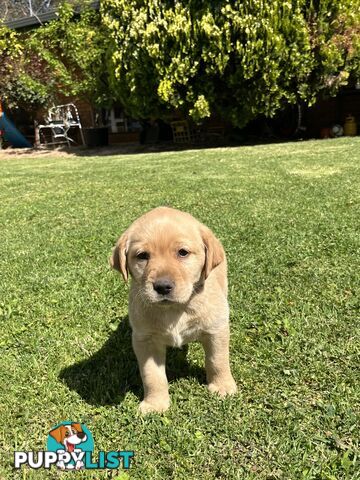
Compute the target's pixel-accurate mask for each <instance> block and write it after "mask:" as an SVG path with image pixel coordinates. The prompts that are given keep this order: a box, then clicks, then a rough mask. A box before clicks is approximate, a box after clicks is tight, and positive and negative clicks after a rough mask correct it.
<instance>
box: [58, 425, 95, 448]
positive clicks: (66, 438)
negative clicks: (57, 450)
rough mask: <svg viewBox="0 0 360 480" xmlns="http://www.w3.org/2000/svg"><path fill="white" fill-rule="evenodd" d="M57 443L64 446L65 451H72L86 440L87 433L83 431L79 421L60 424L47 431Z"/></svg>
mask: <svg viewBox="0 0 360 480" xmlns="http://www.w3.org/2000/svg"><path fill="white" fill-rule="evenodd" d="M49 435H51V436H52V437H53V438H54V439H55V440H56V441H57V442H58V443H61V444H62V445H64V447H65V451H67V452H70V453H71V452H73V451H74V450H75V448H76V447H77V445H79V443H82V442H86V440H87V435H86V433H84V432H83V430H82V428H81V425H80V423H71V424H70V425H60V426H59V427H57V428H55V429H54V430H51V432H49Z"/></svg>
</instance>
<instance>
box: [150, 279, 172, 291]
mask: <svg viewBox="0 0 360 480" xmlns="http://www.w3.org/2000/svg"><path fill="white" fill-rule="evenodd" d="M153 285H154V290H155V291H156V292H157V293H160V295H168V294H169V293H170V292H171V290H172V289H173V288H174V282H173V281H171V280H170V279H169V278H159V279H158V280H156V282H154V284H153Z"/></svg>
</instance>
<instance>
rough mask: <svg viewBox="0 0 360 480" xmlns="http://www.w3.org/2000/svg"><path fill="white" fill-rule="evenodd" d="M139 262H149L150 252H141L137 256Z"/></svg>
mask: <svg viewBox="0 0 360 480" xmlns="http://www.w3.org/2000/svg"><path fill="white" fill-rule="evenodd" d="M136 258H137V259H138V260H149V258H150V254H149V253H148V252H140V253H138V254H137V255H136Z"/></svg>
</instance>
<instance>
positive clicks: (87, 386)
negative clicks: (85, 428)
mask: <svg viewBox="0 0 360 480" xmlns="http://www.w3.org/2000/svg"><path fill="white" fill-rule="evenodd" d="M186 354H187V347H184V348H182V349H173V348H169V349H168V352H167V362H166V365H167V375H168V379H169V381H174V380H176V379H178V378H182V377H187V376H191V377H196V378H197V379H198V380H199V381H200V382H201V383H204V382H205V372H204V370H203V369H201V368H199V367H197V366H194V365H190V364H189V363H188V361H187V358H186ZM59 377H60V379H61V380H62V381H63V382H64V383H65V384H66V385H67V386H68V388H69V389H70V390H74V391H76V392H77V393H78V394H79V395H80V397H81V398H82V399H83V400H85V401H86V402H87V403H89V404H91V405H117V404H119V403H120V402H121V401H122V400H123V398H124V396H125V394H126V392H128V391H131V392H133V393H134V394H135V395H136V396H137V397H138V398H139V399H141V398H142V394H143V393H142V383H141V378H140V373H139V370H138V365H137V361H136V357H135V354H134V352H133V349H132V345H131V328H130V325H129V321H128V317H124V318H122V319H121V320H120V324H119V326H118V328H117V330H116V331H115V332H113V333H112V334H111V335H110V337H109V338H108V340H107V341H106V342H105V343H104V345H103V346H102V347H101V349H100V350H99V351H97V352H96V353H94V354H93V355H92V356H91V357H89V358H88V359H86V360H82V361H81V362H78V363H75V364H74V365H71V366H69V367H66V368H64V369H63V370H62V371H61V372H60V375H59Z"/></svg>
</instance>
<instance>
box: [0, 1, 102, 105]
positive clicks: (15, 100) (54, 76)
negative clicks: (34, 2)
mask: <svg viewBox="0 0 360 480" xmlns="http://www.w3.org/2000/svg"><path fill="white" fill-rule="evenodd" d="M107 43H108V40H107V37H106V35H105V32H104V28H103V27H102V25H101V23H100V15H99V12H97V11H95V10H93V9H91V8H86V7H84V8H83V9H82V10H81V13H80V14H76V12H75V8H74V6H73V5H71V4H69V3H65V4H63V5H61V6H60V7H59V9H58V17H57V19H56V20H53V21H51V22H49V23H47V24H45V25H42V26H40V27H38V28H36V29H33V30H30V31H27V32H24V33H19V32H14V31H11V30H9V29H7V28H4V27H3V28H1V29H0V61H1V67H0V68H1V69H2V70H3V71H4V73H5V76H4V78H5V77H6V81H3V78H2V82H1V83H0V98H2V99H3V100H4V101H5V102H6V103H7V104H8V106H9V107H12V108H15V107H21V106H23V105H26V106H27V109H29V108H31V107H33V108H34V109H36V108H39V107H42V106H49V105H50V104H51V103H56V102H57V99H59V98H60V97H62V96H66V97H69V96H75V97H82V98H83V99H86V100H87V101H89V103H90V104H91V105H92V106H95V107H96V106H103V105H105V104H107V103H110V101H111V99H110V97H109V95H110V92H109V88H108V81H107V73H106V70H105V69H104V67H103V66H104V63H105V62H104V57H105V55H106V51H107Z"/></svg>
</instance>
